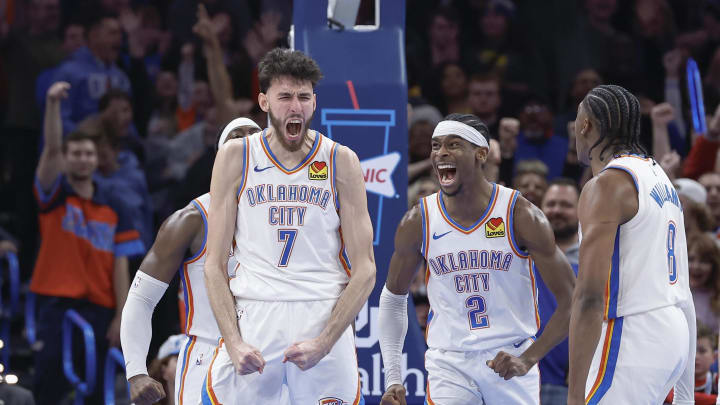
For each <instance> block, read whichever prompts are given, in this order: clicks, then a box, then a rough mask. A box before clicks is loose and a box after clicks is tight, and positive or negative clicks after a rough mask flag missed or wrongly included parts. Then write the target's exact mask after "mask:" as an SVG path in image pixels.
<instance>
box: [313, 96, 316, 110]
mask: <svg viewBox="0 0 720 405" xmlns="http://www.w3.org/2000/svg"><path fill="white" fill-rule="evenodd" d="M316 108H317V94H316V93H313V111H315V109H316Z"/></svg>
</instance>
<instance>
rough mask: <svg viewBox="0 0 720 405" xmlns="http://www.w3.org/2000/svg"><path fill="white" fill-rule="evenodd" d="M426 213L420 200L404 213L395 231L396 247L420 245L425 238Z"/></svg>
mask: <svg viewBox="0 0 720 405" xmlns="http://www.w3.org/2000/svg"><path fill="white" fill-rule="evenodd" d="M423 222H424V215H423V208H422V206H421V204H420V203H419V202H418V203H417V204H415V205H413V206H412V207H411V208H410V209H409V210H407V212H405V215H403V217H402V219H401V220H400V223H399V224H398V227H397V231H396V232H395V248H396V249H398V248H401V247H402V246H415V245H419V244H420V243H421V242H422V240H423V228H424V225H423Z"/></svg>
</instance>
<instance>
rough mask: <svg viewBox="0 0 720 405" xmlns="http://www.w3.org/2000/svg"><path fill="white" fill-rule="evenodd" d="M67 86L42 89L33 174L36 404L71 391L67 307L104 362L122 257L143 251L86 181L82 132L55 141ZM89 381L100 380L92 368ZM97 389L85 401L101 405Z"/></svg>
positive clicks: (115, 325) (121, 294)
mask: <svg viewBox="0 0 720 405" xmlns="http://www.w3.org/2000/svg"><path fill="white" fill-rule="evenodd" d="M68 90H69V85H68V84H67V83H55V84H53V85H52V86H51V87H50V90H48V96H47V101H46V102H47V106H46V111H45V146H44V148H43V152H42V155H41V156H40V163H39V164H38V167H37V171H36V181H35V193H36V197H37V201H38V205H39V206H40V235H41V238H42V242H41V246H40V251H39V253H38V258H37V263H36V265H35V269H34V271H33V277H32V281H31V283H30V290H31V291H32V292H33V293H35V294H37V310H38V315H39V317H38V322H37V325H38V330H37V338H38V340H39V341H40V342H42V348H41V349H40V351H39V352H38V353H37V354H36V358H35V382H36V388H35V390H34V392H35V393H36V394H37V396H38V398H37V400H38V404H40V405H44V404H57V403H58V401H59V400H60V399H61V398H63V397H64V395H65V394H67V392H68V391H69V389H70V386H69V384H68V382H67V381H66V380H65V379H64V378H62V377H60V376H62V374H63V371H62V356H61V340H60V339H58V336H60V335H61V326H62V320H63V315H64V313H65V311H66V310H68V309H74V310H76V311H77V312H79V313H80V315H81V316H82V317H83V318H85V320H86V321H88V322H89V323H90V325H92V327H93V331H94V333H95V345H96V347H95V350H96V353H97V354H98V356H99V358H103V356H104V354H105V352H106V350H107V347H108V345H112V346H117V345H118V344H119V342H120V336H119V332H120V316H121V313H122V307H123V305H124V302H125V297H126V296H127V291H128V288H129V274H128V261H127V257H128V256H132V255H135V254H137V253H139V252H141V251H142V250H143V245H142V242H141V241H140V239H139V234H138V232H137V230H135V229H133V228H132V226H131V224H132V221H131V218H130V217H129V215H128V213H127V208H126V207H125V206H124V205H123V204H122V203H120V202H118V201H117V200H115V199H112V198H110V196H109V195H108V192H107V190H106V189H105V188H103V187H102V186H101V185H99V184H97V183H96V182H94V181H92V174H93V172H94V171H95V169H96V167H97V152H96V148H95V144H94V143H93V141H92V140H91V139H90V138H89V137H88V136H87V135H83V134H81V133H77V132H76V133H73V134H71V135H69V136H68V137H67V138H66V139H65V140H63V139H62V121H61V118H60V102H61V100H62V99H63V98H66V97H67V96H68ZM97 371H98V376H97V378H98V379H97V380H96V381H103V379H102V376H103V367H98V368H97ZM101 398H102V395H101V390H95V393H94V394H93V395H92V396H91V397H90V398H89V401H92V402H91V403H100V402H101V401H102V400H101Z"/></svg>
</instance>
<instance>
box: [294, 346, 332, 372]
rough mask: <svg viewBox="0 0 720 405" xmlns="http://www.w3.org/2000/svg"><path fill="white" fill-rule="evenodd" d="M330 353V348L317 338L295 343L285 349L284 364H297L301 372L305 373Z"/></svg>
mask: <svg viewBox="0 0 720 405" xmlns="http://www.w3.org/2000/svg"><path fill="white" fill-rule="evenodd" d="M328 353H330V347H327V345H325V344H324V343H322V342H321V341H320V339H318V338H315V339H311V340H306V341H304V342H297V343H293V344H292V345H291V346H290V347H288V348H287V349H285V353H284V354H285V357H284V358H283V363H285V362H288V361H289V362H291V363H295V365H296V366H298V367H299V368H300V370H303V371H305V370H309V369H311V368H313V367H314V366H315V365H316V364H318V362H319V361H320V360H322V358H323V357H325V356H327V354H328Z"/></svg>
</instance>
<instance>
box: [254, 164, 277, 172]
mask: <svg viewBox="0 0 720 405" xmlns="http://www.w3.org/2000/svg"><path fill="white" fill-rule="evenodd" d="M272 168H273V167H272V166H268V167H263V168H262V169H261V168H259V167H257V165H255V171H256V172H258V173H260V172H264V171H265V170H267V169H272Z"/></svg>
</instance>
